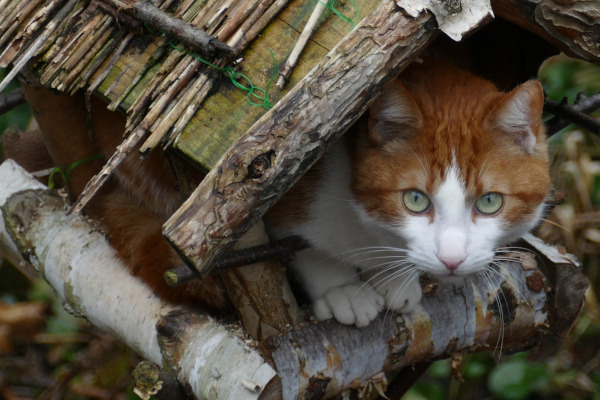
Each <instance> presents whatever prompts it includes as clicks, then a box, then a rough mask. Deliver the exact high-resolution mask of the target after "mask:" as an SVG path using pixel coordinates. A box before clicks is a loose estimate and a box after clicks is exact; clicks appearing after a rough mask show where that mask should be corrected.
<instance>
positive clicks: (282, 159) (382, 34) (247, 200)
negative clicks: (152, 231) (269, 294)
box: [164, 1, 436, 275]
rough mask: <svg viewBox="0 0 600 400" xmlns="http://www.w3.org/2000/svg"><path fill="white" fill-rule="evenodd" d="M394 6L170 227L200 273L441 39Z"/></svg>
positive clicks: (260, 128) (320, 71) (263, 125)
mask: <svg viewBox="0 0 600 400" xmlns="http://www.w3.org/2000/svg"><path fill="white" fill-rule="evenodd" d="M430 20H431V15H429V14H422V15H420V16H419V17H417V18H410V17H407V16H406V15H405V14H404V13H403V12H402V11H401V10H400V9H399V8H397V7H396V5H395V4H394V3H393V2H388V1H383V2H381V4H380V6H379V7H378V8H377V9H376V11H374V12H373V13H372V14H370V15H369V16H368V17H367V18H365V20H363V22H362V23H361V24H360V25H359V26H358V27H357V28H355V30H354V31H353V32H351V33H350V34H348V35H347V36H346V37H345V38H344V39H343V40H342V41H341V42H340V43H339V44H338V45H337V46H336V47H335V48H334V49H333V50H331V52H330V53H329V54H328V55H327V56H326V57H325V58H324V59H323V61H322V62H320V63H319V65H318V66H317V67H315V68H314V69H313V70H312V71H311V72H310V73H309V74H308V75H307V76H306V77H305V78H304V79H303V80H302V81H301V82H300V83H299V84H298V85H296V86H295V87H294V88H293V89H292V90H291V91H290V92H289V93H288V94H287V95H286V96H285V97H284V98H283V99H282V100H281V101H280V102H279V103H278V104H277V105H276V106H275V107H274V108H272V109H271V110H270V111H269V112H267V113H266V114H265V115H263V116H262V118H261V119H259V120H258V121H257V122H256V123H255V124H254V125H253V126H252V127H251V128H250V129H249V130H248V131H247V132H246V133H245V134H244V135H243V136H242V137H241V138H240V139H239V140H238V141H237V142H236V143H235V145H234V146H232V147H230V149H229V150H228V151H227V153H226V154H225V155H224V156H223V157H222V158H221V159H220V160H219V162H218V163H217V165H216V166H215V167H214V168H213V169H212V170H211V171H210V173H209V174H208V175H207V177H206V178H205V179H204V181H203V182H202V183H201V184H200V185H199V187H198V188H197V189H196V191H195V192H194V193H193V194H192V196H190V198H189V199H188V200H187V201H186V202H185V203H184V205H183V206H182V207H181V208H180V209H179V210H178V211H177V212H176V213H175V214H174V215H173V216H172V217H171V218H170V219H169V220H168V221H167V223H166V224H165V225H164V234H165V236H166V237H167V239H168V240H170V241H171V242H172V244H173V245H174V246H175V247H176V248H177V249H178V251H179V252H180V254H181V255H182V256H183V257H184V258H185V259H187V260H188V261H189V262H190V263H191V264H193V265H195V266H196V268H197V269H198V271H199V272H200V274H202V275H204V274H206V273H207V272H208V270H209V269H210V264H211V263H212V261H213V260H214V259H215V257H217V256H219V255H221V254H222V253H223V252H224V251H225V250H226V249H227V248H228V246H229V245H230V244H232V243H233V242H235V241H236V240H237V239H238V238H239V237H240V236H241V235H242V234H243V233H244V232H246V231H247V230H248V229H249V228H250V226H252V224H253V223H254V222H255V221H256V220H257V219H258V218H260V217H261V216H262V215H263V214H264V213H265V212H266V211H267V210H268V209H269V207H270V206H271V205H272V204H273V203H274V202H275V201H277V200H278V199H279V198H280V197H281V196H282V195H283V193H285V191H286V190H287V189H289V188H290V187H291V185H292V184H293V183H294V182H295V181H296V180H297V179H298V178H299V177H300V176H301V174H302V173H303V172H304V171H305V170H306V169H307V168H308V167H309V166H310V165H312V163H314V162H315V161H316V160H317V159H318V157H319V156H320V155H321V154H322V153H324V152H325V151H326V150H327V148H328V147H329V146H330V145H331V144H332V143H333V142H334V141H335V140H336V139H337V138H338V137H339V136H341V134H342V133H343V132H344V131H345V130H346V129H347V128H348V127H349V126H350V125H351V124H352V123H353V122H354V121H355V120H356V119H357V118H358V117H359V116H360V115H361V114H362V112H364V110H366V108H367V107H368V105H369V104H370V102H371V101H372V100H373V99H374V98H375V96H376V95H377V94H378V93H379V91H380V90H381V88H382V87H383V85H384V84H385V83H386V82H388V81H389V80H391V79H392V78H394V77H395V76H397V75H398V73H399V72H400V71H401V70H402V69H403V68H404V67H406V66H407V65H408V64H409V63H410V62H411V60H412V59H413V57H415V56H416V55H417V54H418V52H419V51H420V50H421V49H422V48H424V47H425V46H426V45H427V43H428V42H429V41H430V40H432V39H433V38H434V37H435V35H436V33H435V32H434V31H431V30H428V29H427V27H428V26H430V25H429V24H427V22H428V21H430Z"/></svg>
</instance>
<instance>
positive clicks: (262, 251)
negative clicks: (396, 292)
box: [165, 236, 310, 286]
mask: <svg viewBox="0 0 600 400" xmlns="http://www.w3.org/2000/svg"><path fill="white" fill-rule="evenodd" d="M309 246H310V245H309V243H308V242H307V241H306V240H304V239H302V238H301V237H300V236H290V237H287V238H283V239H280V240H276V241H273V242H271V243H267V244H263V245H259V246H254V247H249V248H247V249H243V250H237V251H232V252H231V253H229V254H226V255H224V256H223V257H221V258H220V259H219V260H218V261H217V262H216V263H215V265H214V266H213V267H212V269H211V274H218V273H220V272H224V271H227V270H228V269H231V268H238V267H242V266H244V265H250V264H255V263H258V262H261V261H266V260H270V259H273V258H290V257H293V255H294V253H295V252H297V251H301V250H304V249H307V248H308V247H309ZM196 278H198V275H197V274H196V273H195V271H193V270H192V269H190V267H188V266H187V265H185V264H183V265H180V266H179V267H176V268H173V269H170V270H168V271H166V272H165V281H166V282H167V285H169V286H177V285H180V284H182V283H185V282H188V281H190V280H192V279H196Z"/></svg>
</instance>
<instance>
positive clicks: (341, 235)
mask: <svg viewBox="0 0 600 400" xmlns="http://www.w3.org/2000/svg"><path fill="white" fill-rule="evenodd" d="M319 168H320V174H319V175H320V176H319V180H318V181H317V182H315V187H314V188H313V190H314V193H313V195H312V199H311V201H310V202H309V203H307V204H306V205H305V207H306V212H305V218H303V219H302V220H301V221H299V223H297V224H295V225H294V226H293V228H292V230H293V233H295V234H299V235H301V236H303V237H305V238H307V239H308V240H309V241H310V242H311V244H312V246H313V247H314V248H316V249H319V250H321V251H322V252H324V253H326V254H328V255H329V256H332V257H334V258H338V259H352V258H353V257H354V255H356V254H358V253H360V252H361V251H363V250H364V251H367V249H369V248H376V247H377V248H380V247H382V246H390V247H392V246H393V247H398V246H400V247H402V243H401V242H402V240H401V238H399V237H398V236H397V235H396V234H395V233H394V230H393V229H392V227H390V226H388V225H387V224H384V223H381V224H378V223H376V222H374V221H373V220H372V219H370V218H367V217H366V213H365V211H364V209H363V208H362V206H361V204H360V203H359V202H358V201H357V200H356V198H355V197H354V196H353V195H352V191H351V179H352V165H351V160H350V157H349V155H348V152H347V149H346V147H345V145H344V143H343V142H341V141H340V142H338V143H337V144H335V145H334V146H333V148H332V149H331V150H330V151H329V152H328V153H327V155H326V156H325V157H324V159H323V160H322V162H321V165H320V166H319Z"/></svg>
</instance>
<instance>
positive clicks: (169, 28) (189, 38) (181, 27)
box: [108, 0, 235, 56]
mask: <svg viewBox="0 0 600 400" xmlns="http://www.w3.org/2000/svg"><path fill="white" fill-rule="evenodd" d="M108 2H109V3H112V5H114V6H115V7H116V8H117V10H119V11H124V12H126V13H127V14H129V15H131V16H132V17H133V18H135V19H136V20H137V21H140V22H143V23H145V24H148V25H149V26H150V27H151V28H154V29H157V30H159V31H161V32H164V33H165V34H166V35H167V36H170V37H173V38H175V39H177V40H179V41H180V42H181V43H183V44H184V45H186V46H188V47H190V48H192V49H194V50H199V51H200V52H202V53H204V54H213V53H216V52H218V53H222V54H226V55H228V56H232V55H234V54H235V53H234V51H233V49H232V48H231V47H230V46H228V45H226V44H225V43H223V42H221V41H220V40H218V39H216V38H213V37H212V36H210V35H209V34H208V33H206V32H204V31H202V30H200V29H197V28H195V27H194V26H193V25H191V24H190V23H188V22H185V21H183V20H182V19H179V18H176V17H174V16H172V15H170V14H168V13H166V12H164V11H163V10H161V9H160V8H158V7H156V6H154V5H152V4H150V3H148V2H145V1H137V2H135V3H134V4H127V3H125V2H123V1H120V0H108Z"/></svg>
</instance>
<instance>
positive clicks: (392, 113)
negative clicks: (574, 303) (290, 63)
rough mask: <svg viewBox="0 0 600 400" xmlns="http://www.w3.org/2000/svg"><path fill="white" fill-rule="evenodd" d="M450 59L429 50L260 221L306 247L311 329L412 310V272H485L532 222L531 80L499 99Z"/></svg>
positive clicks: (296, 265)
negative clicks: (500, 250) (384, 311)
mask: <svg viewBox="0 0 600 400" xmlns="http://www.w3.org/2000/svg"><path fill="white" fill-rule="evenodd" d="M453 59H454V60H456V59H459V58H458V57H452V56H449V55H448V54H439V52H438V53H436V52H432V53H430V54H429V55H428V56H427V57H424V61H423V62H422V64H421V65H419V64H416V65H413V66H412V67H410V68H409V69H408V70H407V71H405V72H404V73H403V74H402V75H401V77H400V78H399V79H397V80H395V81H393V82H391V83H389V84H388V85H387V86H386V87H385V88H384V90H383V92H382V94H381V95H380V96H379V97H378V98H377V99H376V100H375V102H374V103H373V105H372V106H371V107H370V109H369V111H368V115H367V116H364V117H363V118H362V119H361V120H360V121H359V122H358V123H357V124H356V125H355V126H354V127H353V128H351V129H350V131H349V132H347V133H346V134H345V136H344V138H343V139H341V140H340V141H339V142H338V143H336V144H335V145H334V146H333V147H332V148H331V150H330V151H329V152H328V153H327V154H326V155H325V156H324V157H323V158H322V159H321V160H320V161H319V162H318V164H317V165H316V166H315V167H314V168H313V169H311V170H310V171H309V172H308V173H307V174H306V175H305V176H304V177H303V178H302V179H301V181H300V182H299V183H298V184H297V185H296V186H295V187H293V188H292V189H291V191H290V192H288V193H287V194H286V195H285V196H284V198H283V199H282V200H281V201H280V203H278V204H277V205H276V206H275V207H274V208H273V209H272V210H271V211H270V213H269V214H268V221H269V222H270V224H271V226H272V230H273V233H274V234H275V235H276V236H286V235H290V234H297V235H301V236H303V237H304V238H305V239H307V240H308V241H309V242H310V243H311V245H312V247H311V248H310V249H307V250H305V251H302V252H300V253H298V254H297V256H296V259H295V261H294V262H293V263H292V267H293V270H294V272H295V273H296V275H297V276H298V277H299V280H300V281H301V282H302V284H303V285H304V287H305V289H306V291H307V293H308V295H309V296H310V298H311V300H312V303H313V310H314V314H315V316H316V317H317V318H318V319H320V320H324V319H329V318H332V317H335V318H336V319H337V320H338V321H339V322H341V323H344V324H355V325H357V326H365V325H367V324H368V323H369V322H370V321H372V320H373V319H374V318H375V317H376V316H377V315H378V313H379V312H380V311H381V310H382V309H384V308H389V309H392V310H397V311H400V312H409V311H411V310H413V309H414V307H415V305H416V304H417V303H418V302H419V301H420V298H421V295H422V294H421V286H420V284H419V277H420V275H421V274H423V273H428V274H431V275H433V276H435V277H437V278H438V280H440V281H442V282H445V281H448V282H452V281H457V280H461V279H464V278H465V277H466V276H468V275H470V274H476V273H479V272H482V271H486V270H488V269H490V268H494V257H495V256H496V252H497V249H498V248H499V247H501V246H505V245H506V244H508V243H510V242H512V241H515V240H517V239H519V238H520V237H521V236H522V235H523V234H525V233H527V232H529V231H530V230H531V229H532V228H533V227H534V226H535V225H536V224H537V223H538V221H539V219H540V217H541V214H542V211H543V209H544V200H545V198H546V196H547V193H548V190H549V185H550V178H549V168H548V156H547V148H546V142H545V130H544V127H543V124H542V122H541V114H542V107H543V100H544V94H543V90H542V87H541V85H540V83H539V82H538V81H529V82H526V83H523V84H522V85H520V86H518V87H517V88H515V89H514V90H512V91H511V92H509V93H503V92H501V91H499V90H498V89H497V88H496V87H495V86H494V84H493V83H492V82H490V81H487V80H485V79H482V78H480V77H478V76H476V75H475V74H474V73H473V72H471V71H470V70H469V68H468V67H467V66H466V65H464V63H463V61H462V60H459V61H453ZM290 209H292V210H293V212H290Z"/></svg>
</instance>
